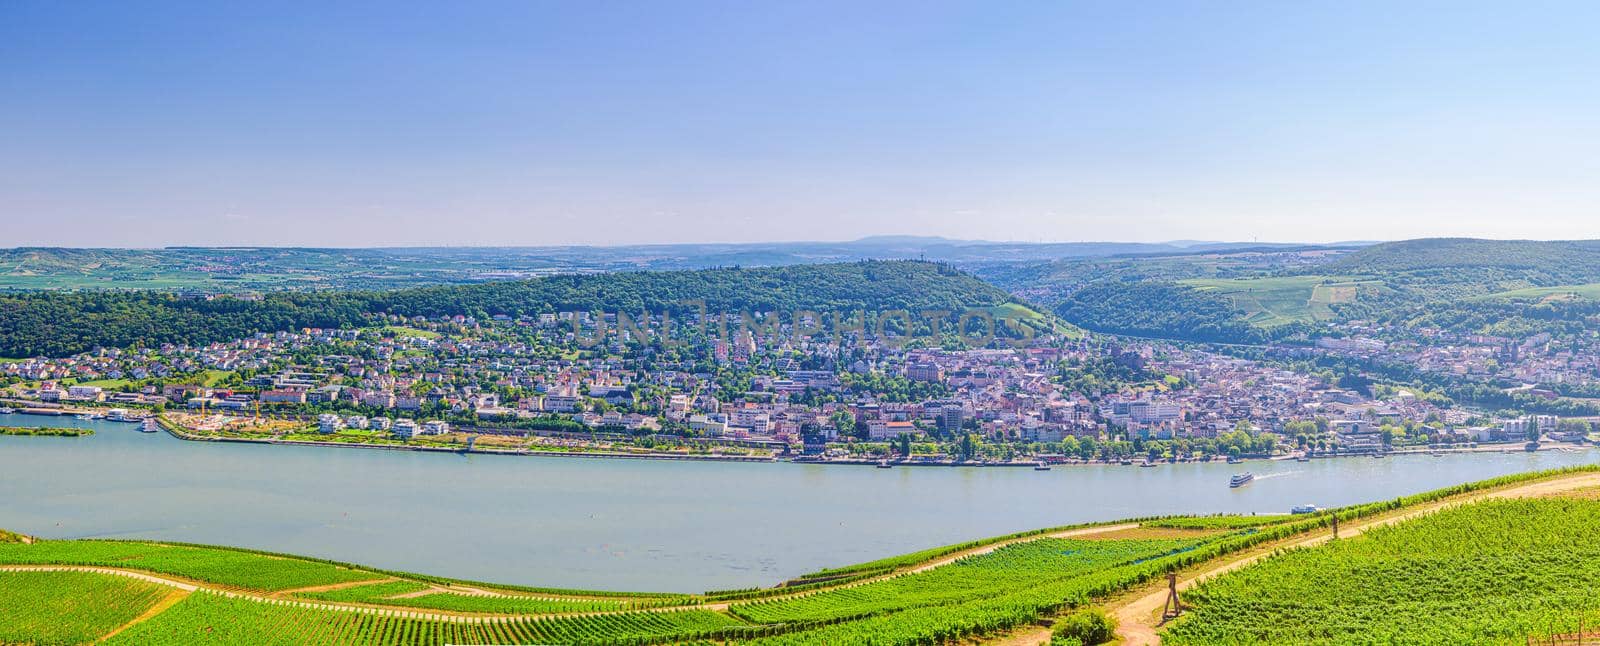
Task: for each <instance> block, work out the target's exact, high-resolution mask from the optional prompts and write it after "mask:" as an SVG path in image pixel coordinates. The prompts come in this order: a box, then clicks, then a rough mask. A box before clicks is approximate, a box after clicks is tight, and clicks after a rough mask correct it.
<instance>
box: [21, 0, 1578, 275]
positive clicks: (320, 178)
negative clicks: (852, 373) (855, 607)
mask: <svg viewBox="0 0 1600 646" xmlns="http://www.w3.org/2000/svg"><path fill="white" fill-rule="evenodd" d="M1597 14H1600V7H1597V6H1594V5H1591V4H1585V3H1577V2H1570V3H1553V4H1544V5H1540V6H1538V7H1536V8H1530V7H1516V8H1511V7H1508V6H1505V5H1499V4H1496V3H1486V2H1478V3H1449V4H1441V5H1427V4H1415V5H1394V4H1390V3H1297V4H1294V5H1284V4H1280V3H1243V4H1233V5H1222V4H1215V3H1192V2H1167V3H1159V4H1153V5H1119V4H1115V3H1074V4H1068V3H1040V4H1024V3H999V4H997V3H958V2H934V3H881V4H879V3H875V4H871V5H860V4H858V3H809V4H805V5H792V6H791V5H770V4H769V5H745V4H738V3H633V4H626V5H593V4H581V3H571V4H564V3H526V2H484V3H473V4H471V5H450V6H426V5H420V4H407V3H383V4H370V5H359V4H349V5H333V6H330V5H325V4H311V3H304V4H297V3H288V4H274V5H270V6H268V5H244V6H237V5H235V6H227V5H190V6H175V5H172V4H167V3H142V2H130V3H118V4H114V5H87V4H72V3H53V2H37V1H19V2H11V3H5V4H4V5H3V6H0V88H4V92H5V95H6V97H7V100H6V101H3V102H0V139H3V140H4V141H6V146H5V151H6V152H5V154H3V155H0V218H3V219H4V221H5V223H6V227H5V228H4V233H3V234H0V246H5V247H16V246H66V247H162V246H174V245H197V246H199V245H204V246H222V245H235V246H309V247H379V246H564V245H601V246H617V245H633V244H672V243H697V242H702V241H718V242H728V243H741V242H772V241H818V240H820V241H829V240H838V241H843V240H853V239H858V238H861V237H866V236H874V235H903V234H915V235H937V236H944V237H950V238H957V239H988V240H1015V241H1022V242H1065V241H1107V240H1115V241H1128V242H1161V241H1169V240H1194V239H1199V240H1230V241H1263V242H1265V241H1281V240H1287V241H1294V242H1305V243H1329V242H1341V241H1349V240H1376V239H1383V240H1396V239H1407V238H1416V237H1438V236H1449V237H1484V238H1502V239H1503V238H1516V239H1581V238H1600V218H1597V217H1595V213H1594V212H1595V208H1594V206H1593V205H1595V204H1600V185H1596V184H1595V183H1594V182H1593V181H1592V178H1593V177H1595V176H1596V175H1597V174H1600V156H1597V155H1595V154H1593V149H1594V144H1595V143H1596V140H1597V136H1596V135H1597V134H1600V111H1597V110H1596V109H1595V108H1596V107H1600V101H1597V99H1600V90H1597V89H1596V88H1595V85H1594V84H1593V83H1592V79H1593V78H1594V72H1595V71H1597V70H1600V48H1596V47H1594V46H1593V43H1592V41H1593V39H1592V34H1591V33H1589V32H1590V31H1592V30H1590V29H1589V28H1588V25H1591V24H1593V18H1596V17H1600V16H1597Z"/></svg>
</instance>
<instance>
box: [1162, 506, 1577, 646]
mask: <svg viewBox="0 0 1600 646" xmlns="http://www.w3.org/2000/svg"><path fill="white" fill-rule="evenodd" d="M1596 533H1600V502H1596V501H1592V500H1572V499H1562V498H1549V499H1530V500H1513V501H1492V502H1480V503H1475V504H1472V505H1467V506H1463V507H1458V508H1454V509H1450V510H1447V511H1442V512H1439V513H1437V514H1434V515H1431V516H1427V517H1424V518H1421V519H1416V520H1411V521H1407V522H1405V523H1402V524H1399V525H1395V526H1391V527H1383V528H1378V529H1373V530H1370V531H1368V532H1366V533H1365V534H1363V535H1362V536H1360V537H1358V538H1354V539H1347V540H1341V541H1336V542H1334V543H1330V544H1327V545H1323V546H1319V547H1315V548H1309V549H1299V550H1293V551H1290V552H1288V553H1285V554H1283V555H1281V556H1278V557H1277V558H1273V559H1270V560H1266V561H1263V562H1261V563H1258V564H1256V565H1254V566H1251V567H1249V568H1245V569H1243V570H1239V571H1236V572H1233V573H1231V574H1228V575H1225V576H1223V577H1220V578H1218V579H1216V580H1213V581H1211V582H1208V583H1206V584H1204V585H1201V586H1200V587H1199V588H1197V589H1196V590H1195V591H1194V592H1193V593H1191V594H1190V595H1189V597H1188V602H1189V603H1190V604H1192V605H1193V610H1192V613H1191V614H1190V616H1188V617H1186V618H1185V619H1183V620H1181V621H1180V622H1179V623H1178V624H1176V625H1175V626H1174V627H1173V628H1172V629H1171V630H1169V631H1168V632H1167V635H1166V637H1167V641H1168V642H1169V643H1173V644H1214V643H1260V644H1328V643H1336V642H1337V643H1351V642H1360V643H1385V644H1390V643H1396V644H1399V643H1403V644H1469V643H1471V644H1481V643H1513V642H1514V643H1518V644H1520V643H1523V639H1524V636H1525V635H1528V634H1534V633H1539V634H1542V633H1547V632H1562V631H1572V630H1575V629H1576V627H1577V625H1578V622H1579V621H1580V620H1583V621H1585V624H1586V625H1587V626H1590V627H1593V626H1596V625H1600V600H1597V599H1596V598H1595V597H1594V595H1593V592H1592V590H1593V582H1594V581H1595V580H1596V579H1597V578H1600V544H1596V543H1595V542H1594V540H1593V537H1594V536H1595V535H1596Z"/></svg>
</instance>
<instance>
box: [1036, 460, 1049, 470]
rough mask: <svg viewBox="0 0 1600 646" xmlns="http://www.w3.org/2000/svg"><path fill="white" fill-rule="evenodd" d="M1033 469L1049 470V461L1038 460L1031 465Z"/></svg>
mask: <svg viewBox="0 0 1600 646" xmlns="http://www.w3.org/2000/svg"><path fill="white" fill-rule="evenodd" d="M1033 470H1034V471H1049V470H1050V463H1048V462H1045V461H1044V460H1040V461H1039V463H1038V464H1035V465H1033Z"/></svg>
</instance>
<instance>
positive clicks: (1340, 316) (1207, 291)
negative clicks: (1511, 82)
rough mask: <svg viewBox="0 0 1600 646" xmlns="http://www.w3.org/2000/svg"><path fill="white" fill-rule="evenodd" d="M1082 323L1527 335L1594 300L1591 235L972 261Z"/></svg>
mask: <svg viewBox="0 0 1600 646" xmlns="http://www.w3.org/2000/svg"><path fill="white" fill-rule="evenodd" d="M978 271H979V273H980V274H981V275H984V276H986V277H988V278H990V279H991V280H994V281H995V282H997V283H999V284H1001V285H1003V286H1005V287H1007V288H1008V289H1010V290H1012V291H1013V293H1016V294H1020V295H1022V296H1024V297H1026V298H1028V299H1030V300H1032V301H1034V302H1039V303H1046V304H1049V305H1053V306H1055V307H1056V312H1057V313H1058V314H1059V315H1060V316H1061V317H1062V318H1063V319H1065V320H1066V321H1068V322H1070V323H1073V324H1076V325H1079V326H1082V327H1084V328H1087V329H1090V330H1098V331H1102V332H1112V333H1121V334H1131V335H1137V336H1151V337H1161V338H1169V339H1182V340H1191V341H1215V342H1229V343H1261V342H1265V341H1276V340H1299V341H1301V342H1310V340H1311V339H1312V338H1314V337H1315V336H1317V335H1318V334H1319V333H1320V332H1322V331H1325V330H1326V329H1327V326H1329V325H1334V324H1337V323H1339V322H1340V321H1350V320H1367V321H1377V322H1379V323H1381V324H1384V325H1386V326H1390V327H1393V328H1395V329H1397V330H1398V329H1406V328H1421V327H1428V328H1439V329H1445V330H1449V331H1454V332H1461V333H1481V334H1496V335H1511V336H1518V335H1527V334H1532V333H1536V332H1541V331H1542V332H1552V333H1555V332H1560V331H1563V330H1568V329H1576V328H1581V327H1582V326H1583V325H1585V324H1587V323H1586V322H1587V321H1588V320H1589V317H1591V316H1594V315H1595V312H1596V311H1597V310H1600V241H1594V240H1569V241H1532V240H1479V239H1469V238H1431V239H1421V240H1405V241H1400V242H1387V243H1381V244H1376V245H1372V246H1368V247H1364V248H1360V249H1331V248H1330V249H1321V250H1319V249H1307V250H1296V249H1279V250H1268V251H1261V250H1248V251H1239V252H1233V253H1205V254H1191V255H1184V256H1164V257H1133V258H1110V259H1088V260H1068V261H1061V262H1057V263H1051V264H1048V265H1020V266H1001V267H998V268H994V267H979V268H978Z"/></svg>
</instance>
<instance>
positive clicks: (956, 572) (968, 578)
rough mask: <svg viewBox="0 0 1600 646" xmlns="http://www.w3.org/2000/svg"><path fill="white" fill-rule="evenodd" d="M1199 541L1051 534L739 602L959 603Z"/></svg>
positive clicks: (758, 611) (798, 618) (830, 607)
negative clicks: (800, 592) (908, 569)
mask: <svg viewBox="0 0 1600 646" xmlns="http://www.w3.org/2000/svg"><path fill="white" fill-rule="evenodd" d="M1193 544H1194V542H1192V541H1088V540H1076V539H1054V538H1044V539H1038V540H1034V541H1028V542H1024V543H1015V544H1012V545H1007V546H1005V547H1002V548H1000V549H997V550H995V551H993V552H990V553H988V554H983V555H979V556H970V557H967V558H963V559H961V560H959V561H956V562H955V563H952V564H950V565H947V566H944V567H939V568H934V569H931V570H927V571H925V572H919V573H916V574H908V575H904V576H898V577H894V578H890V579H887V580H881V581H876V582H873V583H866V584H862V585H857V586H853V587H845V588H842V589H835V590H829V591H826V592H817V593H814V594H809V595H806V596H802V597H798V598H792V599H782V600H775V601H758V602H751V603H742V604H735V605H734V606H733V607H732V608H731V609H730V611H731V612H732V613H733V614H735V615H737V616H739V617H741V618H744V619H748V620H750V621H752V622H755V623H782V622H805V621H825V620H836V619H841V618H846V617H859V616H862V615H871V614H879V613H883V612H892V611H899V610H906V609H909V608H915V607H920V606H930V605H941V604H949V603H959V602H962V601H967V600H971V599H975V598H981V597H989V596H993V595H998V594H1003V593H1005V592H1008V591H1011V590H1016V589H1019V588H1025V587H1029V586H1033V585H1038V584H1040V583H1044V582H1050V581H1057V580H1063V579H1071V578H1074V577H1077V576H1079V575H1082V574H1084V573H1088V572H1094V571H1096V570H1099V569H1102V568H1105V567H1108V566H1111V565H1117V564H1120V563H1127V562H1132V561H1136V560H1140V559H1148V558H1154V557H1157V556H1161V555H1164V554H1170V553H1174V552H1177V551H1180V550H1183V549H1185V548H1188V547H1191V546H1192V545H1193Z"/></svg>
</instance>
